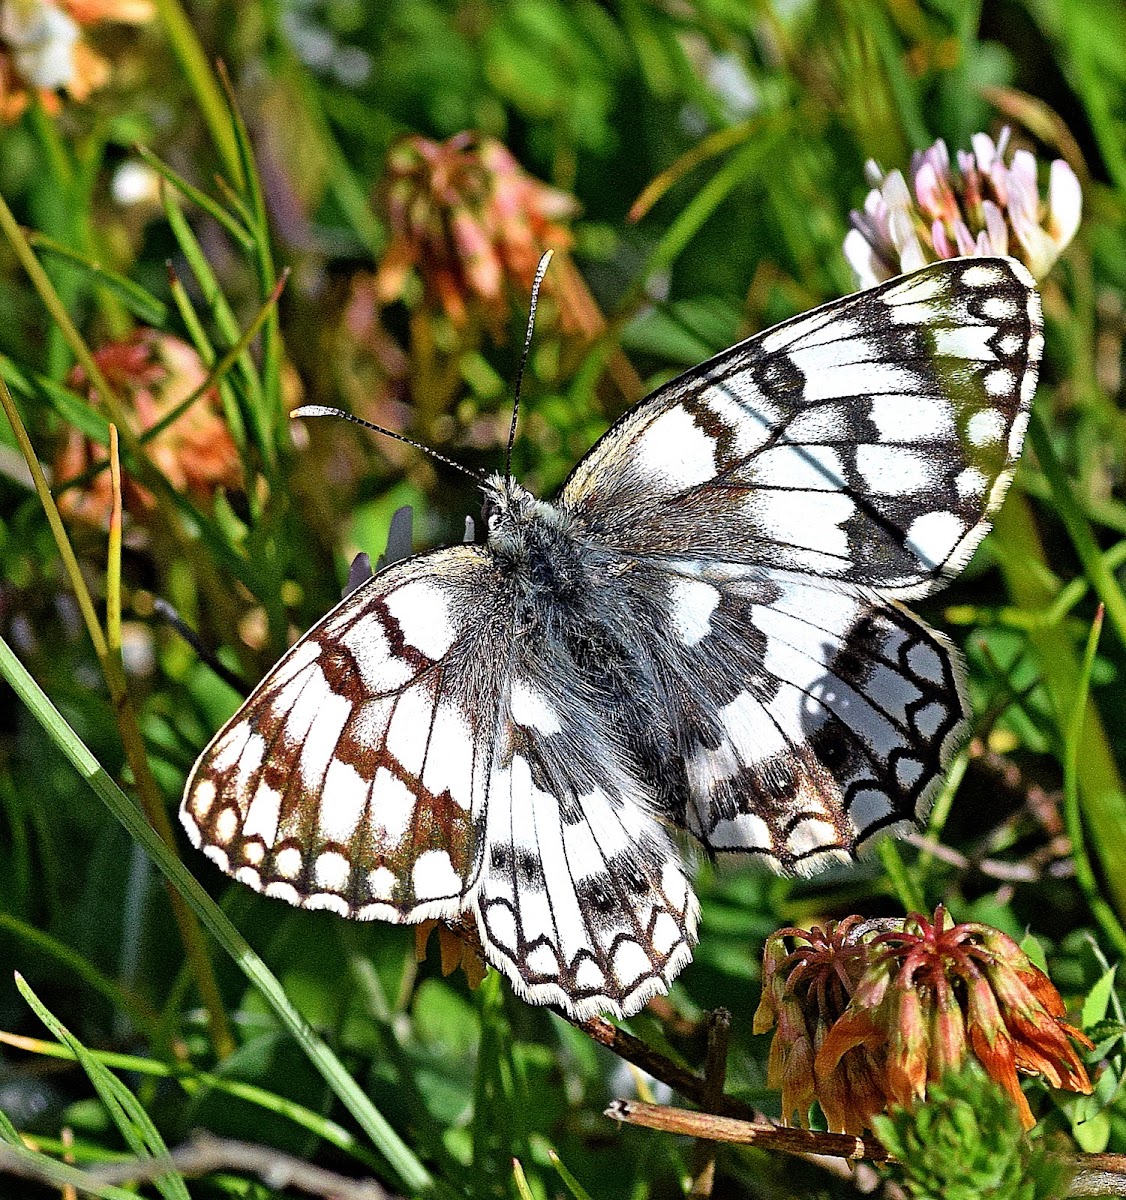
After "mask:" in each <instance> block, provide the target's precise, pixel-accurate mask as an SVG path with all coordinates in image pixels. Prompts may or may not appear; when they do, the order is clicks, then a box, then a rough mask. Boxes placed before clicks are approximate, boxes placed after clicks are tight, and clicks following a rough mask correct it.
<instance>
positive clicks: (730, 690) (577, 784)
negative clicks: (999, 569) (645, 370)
mask: <svg viewBox="0 0 1126 1200" xmlns="http://www.w3.org/2000/svg"><path fill="white" fill-rule="evenodd" d="M1042 346H1043V337H1042V331H1041V321H1040V308H1039V299H1038V297H1037V294H1036V291H1035V288H1034V286H1033V283H1032V280H1031V277H1030V276H1029V275H1028V273H1027V272H1026V271H1025V270H1024V268H1022V267H1021V266H1019V265H1018V264H1017V263H1015V262H1013V261H1012V260H1009V259H1001V258H977V259H957V260H952V261H949V262H944V263H939V264H936V265H934V266H931V267H927V268H924V269H923V270H921V271H918V272H916V273H915V274H913V275H910V276H906V277H903V278H901V279H898V280H894V281H892V282H890V283H887V284H884V285H882V286H880V287H877V288H874V289H872V290H870V291H867V292H862V293H860V294H858V295H855V296H852V297H849V298H848V299H846V300H842V301H839V302H837V303H834V304H829V305H826V306H825V307H823V308H820V309H817V310H816V311H815V312H812V313H808V314H806V315H804V316H801V317H798V318H796V319H794V320H792V321H787V322H785V323H784V324H782V325H779V326H778V327H776V328H775V329H772V330H769V331H767V332H766V333H763V334H759V335H757V336H755V337H753V338H750V339H749V340H747V341H745V342H743V343H741V344H740V345H738V346H736V347H734V348H732V349H731V350H728V351H726V352H724V353H723V354H720V355H718V356H717V357H715V358H713V359H712V360H710V361H709V362H707V363H704V364H703V365H702V366H700V367H698V368H696V369H695V370H694V371H690V372H688V373H687V374H686V375H683V376H681V377H680V378H679V379H676V380H674V381H673V382H671V383H669V384H667V385H666V386H664V387H663V388H661V389H659V390H658V391H657V392H655V393H654V394H653V395H652V396H650V397H649V398H648V399H646V400H643V401H642V402H641V403H640V404H638V405H637V406H636V407H635V408H633V409H632V410H631V411H630V412H628V413H627V414H626V415H625V416H624V417H623V418H622V419H621V420H620V421H619V422H618V423H617V424H616V425H615V426H614V427H613V428H612V429H611V430H610V431H609V432H608V433H607V434H606V435H605V436H604V437H603V438H602V439H601V440H600V441H599V442H598V444H597V445H596V446H595V447H594V449H593V450H592V451H591V452H590V454H589V455H587V457H586V458H584V459H583V461H582V462H581V463H579V465H578V466H577V467H576V468H575V470H574V472H573V473H572V475H571V477H570V479H569V480H568V482H567V484H566V486H565V487H564V490H563V494H562V496H561V498H560V500H559V501H558V502H557V503H556V504H549V503H545V502H543V501H540V500H537V499H536V498H535V497H533V496H532V495H531V494H530V493H529V492H527V491H526V490H525V489H524V488H522V487H520V485H519V484H516V483H514V482H513V481H512V480H511V479H509V478H505V477H501V476H494V477H492V478H491V479H489V480H488V481H487V482H486V483H485V484H484V485H483V486H484V491H485V494H486V504H485V514H484V515H485V523H486V527H487V539H486V542H485V544H484V545H482V546H460V547H456V548H452V549H448V550H443V551H437V552H435V553H433V554H428V555H423V556H421V557H419V558H415V559H411V560H408V561H407V562H401V563H395V564H393V565H392V566H390V567H387V568H386V569H384V570H383V571H381V572H380V573H379V574H378V575H376V576H375V577H374V578H372V579H370V580H369V581H368V582H366V583H365V584H363V585H361V586H360V587H359V588H357V589H356V590H355V591H354V592H352V593H350V594H349V595H348V597H347V598H346V599H345V600H344V601H343V602H342V603H341V604H340V605H339V606H338V607H337V608H336V609H334V610H333V612H331V613H330V614H329V615H328V616H327V617H325V618H324V620H322V621H321V622H320V623H319V624H318V625H317V626H315V627H314V628H313V629H312V630H311V631H310V632H309V633H308V634H306V635H305V637H304V638H302V639H301V641H299V642H298V643H297V644H296V645H295V646H294V647H293V648H292V649H291V650H290V651H289V652H288V653H287V654H286V655H285V656H284V657H283V658H282V660H281V661H280V662H279V663H278V665H277V666H276V667H275V668H274V669H273V670H272V671H271V672H270V674H268V675H267V677H266V678H265V679H264V680H263V682H262V683H261V685H260V686H259V687H258V689H257V690H256V691H255V692H254V694H253V695H252V696H251V697H250V699H249V700H248V701H247V702H246V704H245V705H244V706H243V707H242V708H241V709H240V710H239V712H238V713H236V714H235V716H234V717H233V718H232V719H231V721H230V722H228V724H227V725H226V726H225V727H224V728H223V729H222V730H221V731H220V732H219V734H218V735H217V736H216V738H215V739H214V741H213V742H212V743H211V745H210V746H208V748H207V749H206V750H205V751H204V752H203V754H202V755H201V757H200V760H199V762H198V763H197V764H196V766H195V768H194V770H193V772H192V774H191V776H190V778H189V780H188V784H187V789H186V792H185V798H184V803H183V806H182V809H181V815H182V819H183V821H184V824H185V826H186V827H187V830H188V833H189V836H190V837H191V839H192V841H193V842H194V843H195V844H196V845H197V846H200V847H202V848H203V850H204V852H205V853H206V854H207V855H209V856H210V857H211V858H212V859H213V860H214V861H215V862H216V863H218V865H219V866H220V867H222V868H223V869H224V870H225V871H227V872H228V873H229V874H231V875H233V876H234V877H235V878H237V879H240V880H242V881H243V882H245V883H248V884H249V885H250V886H252V887H255V888H257V889H259V890H261V891H264V892H266V893H267V894H268V895H273V896H278V897H280V898H282V899H285V900H288V901H289V902H291V903H293V904H299V905H303V906H305V907H310V908H327V909H331V910H333V911H335V912H338V913H340V914H342V915H344V916H350V917H356V918H359V919H367V918H373V917H378V918H381V919H384V920H388V921H393V922H413V921H420V920H423V919H426V918H431V917H435V918H450V917H453V916H455V915H458V914H462V913H469V914H472V916H473V917H474V919H475V920H476V922H477V926H478V929H479V932H480V935H481V942H482V945H483V947H484V951H485V955H486V957H487V959H488V960H489V962H490V963H491V964H493V965H494V966H496V967H497V968H499V969H500V970H501V971H503V972H504V973H505V975H506V976H507V977H508V979H509V980H510V981H511V982H512V984H513V986H514V988H515V990H516V991H517V992H518V993H519V994H520V995H522V996H524V997H525V998H526V999H528V1000H530V1001H532V1002H535V1003H554V1004H558V1005H560V1006H561V1007H562V1008H564V1009H565V1010H566V1011H567V1012H568V1013H570V1014H572V1015H574V1016H579V1017H586V1016H589V1015H591V1014H594V1013H597V1012H612V1013H615V1014H618V1015H626V1016H628V1015H629V1014H631V1013H633V1012H636V1011H637V1009H638V1008H640V1006H641V1005H642V1004H644V1003H645V1001H646V1000H647V999H648V998H650V997H651V996H653V995H655V994H657V993H660V992H663V991H665V990H667V988H668V986H669V984H670V983H671V981H672V980H673V978H674V977H675V976H676V975H677V973H678V972H679V971H680V970H681V969H682V967H683V966H684V965H685V963H686V962H688V960H689V958H690V956H691V949H692V946H693V944H694V943H695V940H696V925H697V917H698V906H697V901H696V898H695V896H694V894H693V892H692V888H691V886H690V883H689V881H688V878H687V875H686V872H685V868H684V865H683V861H682V856H681V853H680V851H679V849H678V847H677V845H676V843H675V841H674V840H673V836H672V834H674V833H675V832H676V831H677V830H682V831H685V832H686V833H688V834H691V835H693V836H694V837H695V838H696V839H697V840H698V841H699V842H700V843H701V844H702V845H703V846H704V847H705V848H706V849H707V850H708V851H709V852H714V853H720V852H727V851H742V852H746V853H749V854H752V855H755V856H757V857H759V858H760V859H762V860H763V861H764V862H766V863H768V864H769V865H770V866H771V867H773V868H774V869H775V870H779V871H786V872H801V873H808V872H811V871H814V870H817V869H818V868H820V867H822V866H824V865H825V864H826V863H828V862H831V861H834V860H841V859H847V858H849V857H850V856H852V855H854V854H855V853H857V851H858V850H860V849H862V848H863V847H864V845H865V844H866V843H867V842H868V841H869V840H870V839H871V838H872V837H873V836H875V835H876V834H877V833H880V832H885V831H887V830H894V829H896V828H900V827H904V826H909V825H911V824H912V823H914V822H917V821H918V820H920V819H921V818H922V817H923V816H924V815H925V813H926V810H927V807H928V805H929V803H930V800H931V797H932V796H933V794H934V792H935V790H936V789H937V788H938V786H939V785H940V783H941V780H942V776H943V772H944V770H945V768H946V766H947V765H948V763H949V761H950V759H951V756H952V755H953V754H954V753H955V751H956V750H957V748H958V746H959V745H960V744H961V742H962V741H963V739H964V737H965V729H966V716H967V706H966V701H965V698H964V694H963V689H962V668H961V663H960V659H959V657H958V655H957V653H956V651H954V650H953V649H952V648H951V647H950V646H949V644H948V643H947V642H946V640H945V639H944V638H943V637H942V636H941V635H940V634H937V633H935V632H934V631H932V630H931V629H929V628H928V627H927V626H926V625H925V624H924V623H923V622H922V621H920V620H919V619H918V618H916V617H914V616H913V615H912V614H910V613H909V612H907V611H906V609H904V608H903V606H902V603H901V601H902V600H903V599H905V598H910V597H913V596H921V595H925V594H927V593H929V592H931V591H933V590H934V589H936V588H937V587H939V586H941V584H942V583H943V582H944V581H945V580H946V579H947V578H949V577H950V576H951V575H953V574H954V573H955V572H957V570H958V569H959V568H960V567H961V566H962V565H963V564H964V562H965V561H966V559H967V558H968V557H969V555H970V554H971V553H972V551H973V548H974V547H975V546H976V545H977V544H978V542H979V541H980V540H981V538H982V537H983V536H984V535H985V533H986V531H987V529H988V527H989V518H990V515H991V514H992V512H993V511H994V510H995V509H996V507H997V506H998V505H999V504H1000V502H1001V500H1002V498H1003V496H1004V493H1005V489H1006V487H1007V486H1008V482H1009V480H1010V478H1011V475H1012V472H1013V469H1014V467H1015V463H1016V459H1017V456H1018V455H1019V452H1020V448H1021V442H1022V440H1023V435H1024V431H1025V427H1026V425H1027V422H1028V411H1029V405H1030V403H1031V400H1032V394H1033V391H1034V389H1035V385H1036V374H1037V368H1038V364H1039V359H1040V354H1041V349H1042Z"/></svg>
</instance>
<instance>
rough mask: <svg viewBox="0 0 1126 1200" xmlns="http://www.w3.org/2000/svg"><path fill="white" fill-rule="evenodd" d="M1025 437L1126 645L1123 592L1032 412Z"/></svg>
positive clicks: (1125, 598)
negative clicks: (1034, 453) (1030, 444)
mask: <svg viewBox="0 0 1126 1200" xmlns="http://www.w3.org/2000/svg"><path fill="white" fill-rule="evenodd" d="M1028 440H1029V441H1030V442H1031V443H1032V448H1033V449H1034V450H1035V451H1036V457H1037V458H1038V459H1039V460H1040V468H1041V470H1042V471H1043V472H1044V476H1045V478H1046V479H1047V480H1048V482H1049V483H1050V484H1051V487H1052V495H1053V498H1054V499H1055V503H1056V510H1057V511H1058V513H1059V515H1060V517H1061V519H1062V520H1063V523H1064V525H1065V527H1066V528H1067V533H1068V536H1069V537H1070V538H1071V544H1072V545H1073V546H1074V547H1075V553H1076V554H1077V555H1078V556H1079V561H1080V562H1081V563H1082V564H1083V570H1084V573H1085V574H1086V576H1087V578H1088V579H1089V580H1090V582H1091V585H1092V586H1093V587H1094V589H1095V593H1096V594H1097V595H1098V597H1099V599H1100V600H1101V601H1102V602H1103V604H1104V605H1105V606H1106V615H1107V616H1108V617H1109V618H1110V623H1111V624H1112V625H1113V626H1114V628H1115V631H1116V632H1117V634H1118V636H1119V638H1120V639H1121V640H1122V644H1123V645H1124V646H1126V595H1124V594H1123V592H1122V588H1121V587H1119V585H1118V580H1116V579H1115V577H1114V575H1113V573H1112V572H1111V570H1110V569H1109V568H1108V567H1107V564H1106V560H1105V559H1104V558H1103V552H1102V550H1101V549H1100V548H1099V544H1098V542H1096V541H1095V535H1094V533H1092V531H1091V526H1090V524H1089V523H1088V521H1087V518H1086V517H1085V516H1084V515H1083V510H1082V509H1081V508H1080V506H1079V502H1078V500H1077V499H1076V497H1075V493H1074V492H1073V491H1072V488H1071V482H1070V480H1069V479H1068V478H1067V474H1066V473H1065V471H1064V469H1063V465H1062V463H1061V462H1060V460H1059V459H1058V458H1057V457H1056V452H1055V448H1054V447H1053V446H1052V441H1051V438H1050V437H1049V436H1048V431H1047V429H1046V428H1045V427H1044V423H1043V422H1042V421H1041V420H1040V417H1039V415H1038V414H1037V413H1036V412H1035V411H1033V413H1032V420H1031V421H1030V422H1029V425H1028Z"/></svg>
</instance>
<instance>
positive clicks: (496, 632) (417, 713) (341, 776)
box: [180, 546, 511, 922]
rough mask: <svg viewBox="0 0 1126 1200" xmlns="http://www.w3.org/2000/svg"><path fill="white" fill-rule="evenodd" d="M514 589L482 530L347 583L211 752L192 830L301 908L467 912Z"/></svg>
mask: <svg viewBox="0 0 1126 1200" xmlns="http://www.w3.org/2000/svg"><path fill="white" fill-rule="evenodd" d="M504 595H505V594H504V593H503V592H502V591H501V589H500V588H499V587H498V586H497V580H496V577H495V569H494V566H493V564H492V561H491V559H490V557H489V555H488V554H487V552H486V551H484V550H483V549H481V548H479V547H474V546H456V547H451V548H450V549H446V550H440V551H437V552H435V553H433V554H428V555H423V556H420V557H418V558H414V559H409V560H407V561H406V562H401V563H396V564H394V565H393V566H391V567H389V568H387V569H386V570H384V571H382V572H380V573H379V574H378V575H376V576H375V577H374V578H371V579H369V580H368V581H367V582H366V583H364V584H362V585H361V586H360V587H358V588H357V589H356V590H355V591H353V592H351V593H350V594H349V595H348V596H347V597H346V598H345V599H344V600H343V601H342V602H341V603H340V604H339V605H338V606H337V607H336V608H335V609H333V611H332V612H331V613H329V614H328V616H326V617H325V618H324V620H322V621H321V622H320V623H319V624H317V625H316V626H314V627H313V628H312V629H311V630H310V631H309V632H308V633H307V634H306V635H305V636H304V637H303V638H302V639H301V640H300V641H299V642H297V643H296V644H295V645H294V646H293V647H292V648H291V649H290V650H289V651H288V652H287V653H286V655H285V656H284V657H283V658H282V659H281V661H280V662H279V663H278V664H277V666H276V667H274V669H273V670H272V671H271V672H270V673H269V674H268V675H267V676H266V677H265V679H263V681H262V682H261V684H259V686H258V687H257V689H256V690H255V691H254V693H253V694H252V695H251V696H250V698H249V699H248V700H247V702H246V703H245V704H244V705H243V706H242V708H240V709H239V711H238V712H237V713H236V714H235V715H234V717H232V718H231V720H230V721H229V722H228V723H227V724H226V725H225V726H224V728H223V729H221V730H220V731H219V733H218V734H217V735H216V736H215V738H214V740H213V741H212V742H211V744H210V745H209V746H208V747H207V749H206V750H205V751H204V752H203V754H202V755H201V756H200V758H199V761H198V762H197V763H196V765H195V768H194V769H193V771H192V774H191V776H190V777H189V779H188V782H187V787H186V789H185V794H184V801H183V804H182V806H181V810H180V812H181V819H182V821H183V823H184V826H185V828H186V829H187V831H188V835H189V837H190V838H191V840H192V841H193V843H194V844H195V845H196V846H200V847H202V849H203V851H204V853H206V854H207V855H208V856H209V857H210V858H212V859H213V860H214V861H215V862H216V863H217V864H218V865H219V866H220V867H221V868H222V869H223V870H224V871H226V872H228V873H229V874H231V875H233V876H234V877H235V878H236V879H239V880H241V881H242V882H243V883H246V884H249V885H250V886H251V887H253V888H255V889H257V890H259V891H263V892H265V893H266V894H267V895H271V896H278V897H280V898H282V899H284V900H287V901H289V902H290V903H291V904H298V905H301V906H303V907H305V908H326V909H330V910H332V911H334V912H337V913H340V914H341V915H343V916H348V917H356V918H359V919H361V920H366V919H370V918H376V917H378V918H380V919H382V920H387V921H394V922H400V921H421V920H424V919H427V918H431V917H450V916H453V915H454V914H456V913H457V912H460V911H461V910H462V909H463V908H464V907H465V903H466V899H465V898H466V896H467V894H468V893H469V892H471V891H472V889H473V887H474V886H475V883H476V880H477V876H478V874H479V871H480V867H481V863H482V861H483V842H482V834H483V830H484V819H485V809H486V802H487V796H488V787H489V780H490V777H491V774H492V770H493V761H492V755H493V747H494V743H495V738H494V731H495V728H496V722H497V719H498V713H499V707H498V706H499V703H500V698H501V679H502V678H503V670H504V667H505V658H504V651H505V647H507V645H508V644H509V640H510V630H511V610H510V609H506V608H505V604H504ZM490 664H491V665H492V668H493V669H491V670H490V669H489V667H490Z"/></svg>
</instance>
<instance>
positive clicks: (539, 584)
mask: <svg viewBox="0 0 1126 1200" xmlns="http://www.w3.org/2000/svg"><path fill="white" fill-rule="evenodd" d="M483 515H484V520H485V526H486V531H487V533H486V540H487V544H488V547H489V549H490V550H491V551H492V552H493V554H494V556H495V559H496V562H497V565H498V566H499V567H500V568H501V570H502V571H503V573H504V574H505V575H507V576H508V577H509V578H510V579H512V580H513V582H514V583H515V584H516V586H517V588H518V590H519V591H520V592H522V593H524V594H525V596H527V597H529V598H532V597H536V598H542V597H543V595H544V594H545V593H547V594H550V595H551V596H553V597H555V598H558V599H563V598H565V597H566V596H568V595H569V594H571V595H573V594H576V593H578V592H579V591H580V590H581V589H582V587H583V585H584V583H585V579H584V576H585V572H584V569H583V562H582V557H581V553H580V547H579V545H578V543H577V542H576V540H575V536H574V534H575V529H574V518H573V516H572V515H571V514H570V513H569V512H567V510H566V509H563V508H560V507H558V506H557V505H555V504H550V503H548V502H547V501H546V500H539V499H537V498H536V497H535V496H533V495H532V493H531V492H529V491H528V489H527V488H524V487H521V486H520V484H518V483H515V482H513V481H512V480H511V479H505V478H504V477H503V476H501V475H493V476H491V477H490V478H489V480H488V482H487V484H486V485H485V505H484V513H483Z"/></svg>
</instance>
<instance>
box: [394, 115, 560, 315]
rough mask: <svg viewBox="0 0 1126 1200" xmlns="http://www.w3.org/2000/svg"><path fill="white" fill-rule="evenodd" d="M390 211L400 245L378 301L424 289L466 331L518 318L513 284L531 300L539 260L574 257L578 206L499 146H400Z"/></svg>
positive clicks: (415, 142) (414, 140) (477, 139)
mask: <svg viewBox="0 0 1126 1200" xmlns="http://www.w3.org/2000/svg"><path fill="white" fill-rule="evenodd" d="M387 170H388V177H389V181H388V184H387V188H386V195H385V207H386V213H387V220H388V223H389V225H390V227H391V244H390V245H389V246H388V248H387V252H386V254H385V255H384V257H383V262H382V264H381V265H380V268H379V271H378V273H377V275H376V279H375V286H376V293H377V297H378V299H379V302H380V303H382V304H388V303H391V302H392V301H394V300H397V299H401V298H403V297H404V295H406V294H407V292H408V291H409V284H410V281H411V280H415V281H417V282H419V283H421V286H422V290H423V294H424V296H425V301H426V303H427V304H428V305H429V306H431V307H432V308H438V309H441V310H442V311H443V312H444V313H445V314H446V316H447V317H449V319H450V320H451V321H452V322H453V323H454V324H455V325H458V326H465V325H466V324H467V323H468V322H469V319H470V316H471V315H477V316H478V317H480V318H481V319H482V320H484V322H485V323H486V324H487V325H489V326H490V327H492V328H494V329H497V328H500V327H501V326H503V324H504V322H505V321H506V320H507V318H508V315H509V300H508V296H507V294H506V285H507V286H508V287H510V288H512V289H515V290H516V291H518V292H519V293H521V294H522V295H526V293H527V291H528V289H529V288H530V286H531V283H532V279H533V277H534V275H535V271H536V264H537V263H538V262H539V258H540V255H541V254H542V253H543V252H544V251H545V250H548V249H555V250H566V249H568V248H569V247H570V245H571V234H570V231H569V230H568V228H567V224H566V222H567V221H568V220H569V219H570V218H571V217H572V216H574V214H575V212H576V211H577V207H578V206H577V203H576V201H575V200H574V199H573V198H572V197H571V196H569V195H567V194H566V193H565V192H561V191H559V190H558V189H556V188H552V187H548V186H547V185H546V184H544V183H540V181H539V180H537V179H535V178H533V177H532V176H531V175H529V174H528V173H527V172H526V171H525V170H524V169H523V168H522V167H521V166H520V164H519V163H518V162H517V161H516V159H515V158H514V157H513V156H512V154H510V153H509V151H508V150H507V149H506V148H505V147H504V146H502V145H501V143H500V142H498V141H496V140H495V139H493V138H489V137H484V136H482V135H479V134H476V133H470V132H466V133H459V134H457V135H456V136H455V137H452V138H450V139H449V140H448V141H446V142H433V141H430V140H429V139H428V138H424V137H419V136H417V135H411V136H408V137H405V138H403V139H401V140H400V141H399V142H397V143H396V144H395V146H394V147H392V149H391V152H390V154H389V155H388V159H387Z"/></svg>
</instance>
